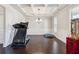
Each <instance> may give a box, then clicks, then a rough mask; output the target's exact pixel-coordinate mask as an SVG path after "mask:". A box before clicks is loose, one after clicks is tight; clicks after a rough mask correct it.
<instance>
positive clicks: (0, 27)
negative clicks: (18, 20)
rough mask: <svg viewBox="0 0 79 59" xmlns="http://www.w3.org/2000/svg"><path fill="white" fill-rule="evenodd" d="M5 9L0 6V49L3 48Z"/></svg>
mask: <svg viewBox="0 0 79 59" xmlns="http://www.w3.org/2000/svg"><path fill="white" fill-rule="evenodd" d="M4 19H5V8H4V7H3V6H1V5H0V47H3V43H4V40H5V20H4Z"/></svg>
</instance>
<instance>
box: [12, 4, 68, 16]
mask: <svg viewBox="0 0 79 59" xmlns="http://www.w3.org/2000/svg"><path fill="white" fill-rule="evenodd" d="M11 6H12V7H14V8H15V9H17V10H18V11H20V12H21V13H22V14H24V15H25V16H46V17H47V16H48V17H50V16H52V15H53V14H54V13H55V12H56V11H58V10H60V9H62V8H64V7H66V6H67V5H65V4H11Z"/></svg>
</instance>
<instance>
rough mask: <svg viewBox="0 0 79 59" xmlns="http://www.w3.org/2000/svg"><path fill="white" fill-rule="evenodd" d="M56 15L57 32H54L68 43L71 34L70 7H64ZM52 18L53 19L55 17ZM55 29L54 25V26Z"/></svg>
mask: <svg viewBox="0 0 79 59" xmlns="http://www.w3.org/2000/svg"><path fill="white" fill-rule="evenodd" d="M54 17H57V33H54V31H52V32H53V33H54V35H56V37H57V38H58V39H60V40H61V41H63V42H65V43H66V37H67V36H68V35H70V34H71V23H70V21H71V19H70V18H69V17H70V9H69V8H67V7H66V8H64V9H62V10H60V11H58V12H57V13H56V14H55V15H54ZM54 17H53V18H52V20H53V19H54ZM53 24H54V23H53ZM52 29H54V26H53V27H52Z"/></svg>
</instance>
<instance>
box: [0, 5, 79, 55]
mask: <svg viewBox="0 0 79 59" xmlns="http://www.w3.org/2000/svg"><path fill="white" fill-rule="evenodd" d="M0 19H1V20H0V53H2V54H66V53H67V52H68V51H69V49H67V47H66V46H68V45H67V42H69V41H67V38H69V37H71V36H72V37H73V38H76V39H77V37H76V35H77V36H78V34H79V5H78V4H76V5H74V4H1V5H0ZM26 22H28V26H27V27H22V28H20V27H18V26H19V25H20V26H22V25H23V26H24V25H25V23H26ZM15 24H19V25H18V26H17V27H18V28H16V27H15V28H14V27H13V25H15ZM25 26H26V25H25ZM17 29H18V30H17ZM19 29H22V31H24V30H26V31H25V32H24V33H25V40H28V39H29V40H28V41H27V44H25V46H24V47H20V48H19V47H18V48H13V47H12V46H11V45H12V43H13V42H14V37H15V36H16V37H17V39H18V40H17V41H19V38H18V37H23V36H24V35H23V36H21V34H22V33H21V32H20V36H18V34H17V35H16V33H17V32H18V31H19ZM23 29H24V30H23ZM78 37H79V36H78ZM77 42H78V41H77ZM69 47H70V46H69ZM76 49H77V48H76ZM66 50H68V51H66ZM71 52H72V51H71ZM71 52H69V53H71ZM73 53H79V52H78V51H77V52H73Z"/></svg>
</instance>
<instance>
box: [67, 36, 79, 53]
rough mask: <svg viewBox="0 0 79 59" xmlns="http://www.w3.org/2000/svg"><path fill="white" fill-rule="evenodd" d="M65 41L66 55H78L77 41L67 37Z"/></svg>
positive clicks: (78, 45) (78, 42) (78, 41)
mask: <svg viewBox="0 0 79 59" xmlns="http://www.w3.org/2000/svg"><path fill="white" fill-rule="evenodd" d="M66 39H67V40H66V41H67V43H66V53H67V54H79V40H75V39H72V38H70V37H67V38H66Z"/></svg>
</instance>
